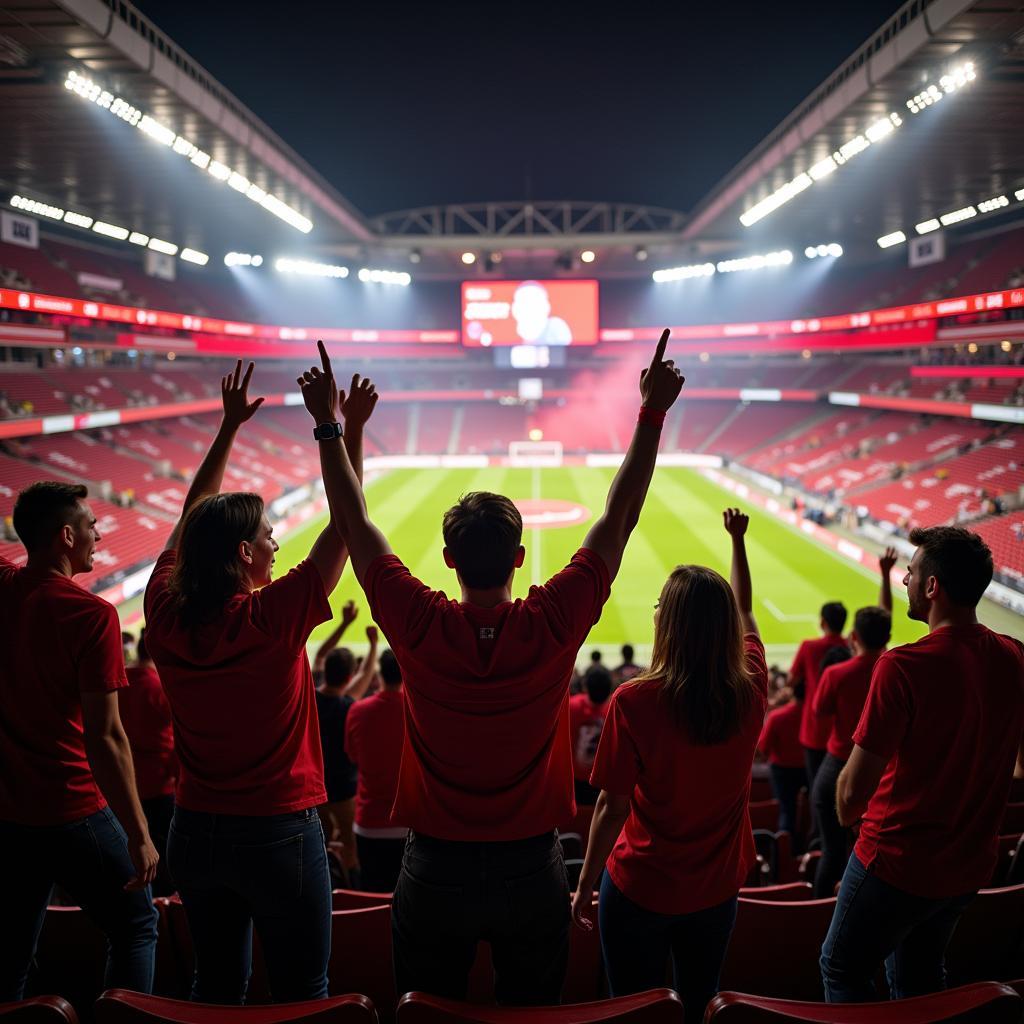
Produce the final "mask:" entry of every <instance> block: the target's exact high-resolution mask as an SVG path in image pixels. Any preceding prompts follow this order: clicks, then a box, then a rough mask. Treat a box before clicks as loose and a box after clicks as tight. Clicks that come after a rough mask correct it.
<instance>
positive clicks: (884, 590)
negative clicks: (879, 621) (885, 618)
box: [878, 548, 897, 615]
mask: <svg viewBox="0 0 1024 1024" xmlns="http://www.w3.org/2000/svg"><path fill="white" fill-rule="evenodd" d="M896 558H897V555H896V549H895V548H886V549H885V554H883V555H882V556H881V557H880V558H879V559H878V569H879V572H881V574H882V586H881V589H880V590H879V592H878V606H879V607H880V608H882V609H884V610H885V611H887V612H888V613H889V614H890V615H892V578H891V576H892V570H893V566H894V565H895V564H896Z"/></svg>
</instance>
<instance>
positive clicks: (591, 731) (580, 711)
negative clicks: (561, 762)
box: [569, 693, 608, 782]
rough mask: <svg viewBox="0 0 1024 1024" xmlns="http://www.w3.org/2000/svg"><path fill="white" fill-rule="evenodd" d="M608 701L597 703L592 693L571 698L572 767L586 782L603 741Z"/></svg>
mask: <svg viewBox="0 0 1024 1024" xmlns="http://www.w3.org/2000/svg"><path fill="white" fill-rule="evenodd" d="M607 710H608V702H607V701H605V702H604V703H603V704H595V703H594V702H593V701H592V700H591V699H590V695H589V694H586V693H577V694H576V695H575V696H574V697H570V698H569V733H570V737H571V740H572V767H573V772H574V774H575V776H576V778H577V779H582V780H583V781H584V782H586V781H587V780H588V779H589V778H590V771H591V769H592V768H593V767H594V757H595V755H596V754H597V745H598V743H599V742H600V741H601V730H602V729H603V728H604V716H605V713H606V712H607Z"/></svg>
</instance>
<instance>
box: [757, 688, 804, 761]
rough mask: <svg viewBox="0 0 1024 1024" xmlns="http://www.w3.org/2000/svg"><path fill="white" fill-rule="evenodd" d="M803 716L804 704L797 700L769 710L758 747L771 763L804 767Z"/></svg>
mask: <svg viewBox="0 0 1024 1024" xmlns="http://www.w3.org/2000/svg"><path fill="white" fill-rule="evenodd" d="M802 717H803V705H802V704H800V703H799V702H797V701H795V700H791V701H790V702H789V703H788V704H786V705H785V706H784V707H781V708H775V709H774V710H773V711H769V712H768V717H767V718H765V720H764V728H763V729H762V730H761V738H760V739H759V740H758V741H757V749H758V750H760V751H761V753H762V754H764V756H765V757H766V758H767V760H768V763H769V764H777V765H779V766H780V767H781V768H803V767H804V748H803V745H802V744H801V743H800V721H801V718H802Z"/></svg>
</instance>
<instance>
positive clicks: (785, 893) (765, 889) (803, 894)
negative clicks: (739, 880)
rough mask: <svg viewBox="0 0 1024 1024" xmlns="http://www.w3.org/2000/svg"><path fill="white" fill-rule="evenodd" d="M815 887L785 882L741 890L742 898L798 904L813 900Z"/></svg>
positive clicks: (806, 883) (805, 883)
mask: <svg viewBox="0 0 1024 1024" xmlns="http://www.w3.org/2000/svg"><path fill="white" fill-rule="evenodd" d="M813 892H814V886H813V885H811V883H810V882H784V883H781V884H779V885H763V886H761V888H759V889H740V897H741V898H744V897H745V898H747V899H751V900H769V901H770V902H772V903H797V902H799V901H801V900H810V899H813V898H814V897H813V895H812V893H813Z"/></svg>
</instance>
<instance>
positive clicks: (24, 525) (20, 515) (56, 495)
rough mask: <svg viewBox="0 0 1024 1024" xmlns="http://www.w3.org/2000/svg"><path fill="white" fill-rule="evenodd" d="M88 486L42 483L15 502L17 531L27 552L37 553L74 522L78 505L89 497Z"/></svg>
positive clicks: (48, 481) (19, 496)
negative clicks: (55, 535) (73, 517)
mask: <svg viewBox="0 0 1024 1024" xmlns="http://www.w3.org/2000/svg"><path fill="white" fill-rule="evenodd" d="M88 493H89V490H88V488H87V487H86V486H85V485H84V484H67V483H61V482H60V481H57V480H40V481H39V482H38V483H34V484H30V485H29V486H28V487H26V488H25V489H24V490H23V491H22V492H21V493H20V494H19V495H18V500H17V501H16V502H15V503H14V529H15V531H16V532H17V534H18V536H19V537H20V538H21V543H22V544H24V545H25V550H26V551H37V550H39V549H40V548H42V547H44V546H45V545H47V544H49V543H50V541H52V540H53V537H54V534H56V533H58V532H59V531H60V530H62V529H63V528H64V527H65V526H67V525H68V523H70V522H71V518H72V516H73V514H74V513H75V512H76V511H77V510H78V503H79V502H80V501H81V500H82V499H83V498H84V497H86V496H87V495H88Z"/></svg>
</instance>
